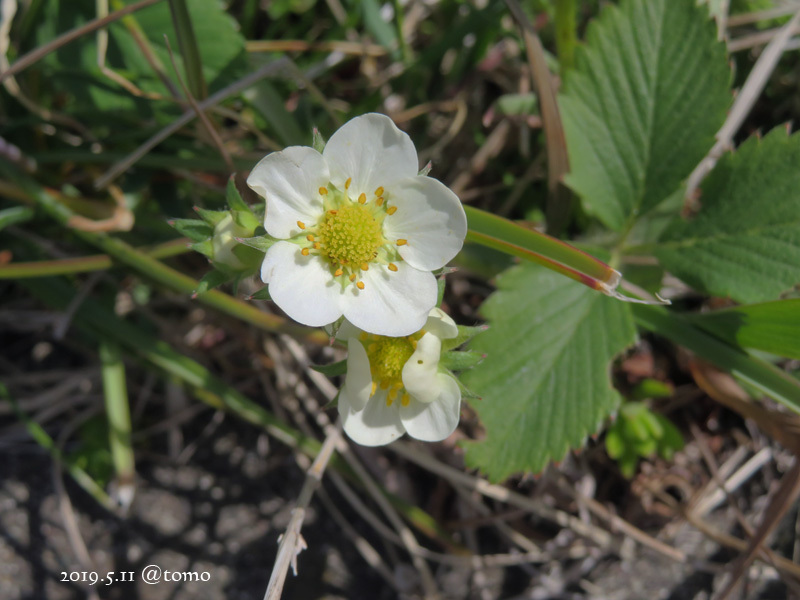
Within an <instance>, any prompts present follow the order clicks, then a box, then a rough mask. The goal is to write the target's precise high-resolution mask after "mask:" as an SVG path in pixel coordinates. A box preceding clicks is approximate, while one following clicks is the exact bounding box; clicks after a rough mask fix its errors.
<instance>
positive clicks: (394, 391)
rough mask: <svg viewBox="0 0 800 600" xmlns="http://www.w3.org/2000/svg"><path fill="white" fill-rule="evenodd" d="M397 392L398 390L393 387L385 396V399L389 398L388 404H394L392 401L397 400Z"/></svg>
mask: <svg viewBox="0 0 800 600" xmlns="http://www.w3.org/2000/svg"><path fill="white" fill-rule="evenodd" d="M399 391H400V390H399V389H398V388H396V387H393V388H392V389H390V390H389V394H388V395H387V398H389V401H390V402H394V399H395V398H397V393H398V392H399Z"/></svg>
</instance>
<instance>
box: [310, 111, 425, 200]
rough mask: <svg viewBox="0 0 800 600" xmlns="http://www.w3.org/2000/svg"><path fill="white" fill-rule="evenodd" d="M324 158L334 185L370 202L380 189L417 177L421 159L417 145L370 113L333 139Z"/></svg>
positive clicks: (353, 196) (333, 136)
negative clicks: (347, 185)
mask: <svg viewBox="0 0 800 600" xmlns="http://www.w3.org/2000/svg"><path fill="white" fill-rule="evenodd" d="M322 155H323V156H324V157H325V161H326V162H327V163H328V165H329V167H330V170H331V181H332V182H333V183H334V185H336V186H337V187H338V188H339V189H344V184H345V182H346V181H347V179H348V178H352V182H351V184H350V188H349V189H348V192H349V193H350V196H351V197H352V198H357V197H358V195H359V194H361V193H362V192H363V193H364V194H366V195H367V198H368V199H369V200H372V199H373V198H374V194H375V190H376V189H377V188H378V187H379V186H383V187H386V186H388V185H390V184H393V183H394V182H396V181H398V180H400V179H407V178H410V177H414V176H415V175H416V174H417V172H418V171H419V159H418V158H417V150H416V148H414V143H413V142H412V141H411V138H409V137H408V134H406V133H405V132H403V131H400V130H399V129H398V128H397V125H395V124H394V121H392V120H391V119H390V118H389V117H387V116H386V115H381V114H378V113H369V114H366V115H362V116H360V117H356V118H355V119H351V120H350V121H348V122H347V123H345V124H344V125H342V127H341V128H340V129H339V130H338V131H337V132H336V133H334V134H333V135H332V136H331V139H329V140H328V143H327V144H326V145H325V150H323V152H322Z"/></svg>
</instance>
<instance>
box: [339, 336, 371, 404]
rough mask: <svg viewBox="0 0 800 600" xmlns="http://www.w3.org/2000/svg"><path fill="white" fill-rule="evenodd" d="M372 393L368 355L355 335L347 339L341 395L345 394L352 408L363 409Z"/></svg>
mask: <svg viewBox="0 0 800 600" xmlns="http://www.w3.org/2000/svg"><path fill="white" fill-rule="evenodd" d="M371 393H372V374H371V373H370V370H369V357H367V351H366V350H364V346H363V345H361V342H360V341H358V338H357V337H351V338H348V340H347V374H346V375H345V376H344V385H343V386H342V391H341V394H340V396H339V397H340V398H341V395H346V396H347V398H348V401H349V404H350V406H351V407H352V408H353V410H363V409H364V407H365V406H366V404H367V401H368V400H369V395H370V394H371Z"/></svg>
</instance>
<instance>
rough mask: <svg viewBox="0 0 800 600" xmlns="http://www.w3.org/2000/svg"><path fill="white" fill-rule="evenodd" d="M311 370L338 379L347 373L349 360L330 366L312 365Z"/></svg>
mask: <svg viewBox="0 0 800 600" xmlns="http://www.w3.org/2000/svg"><path fill="white" fill-rule="evenodd" d="M311 368H312V369H314V370H315V371H316V372H317V373H322V374H323V375H325V376H327V377H337V376H338V375H344V374H345V373H347V359H344V360H340V361H339V362H335V363H331V364H329V365H311Z"/></svg>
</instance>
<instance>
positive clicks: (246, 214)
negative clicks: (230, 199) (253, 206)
mask: <svg viewBox="0 0 800 600" xmlns="http://www.w3.org/2000/svg"><path fill="white" fill-rule="evenodd" d="M231 215H233V221H234V223H236V224H237V225H238V226H239V227H241V228H242V229H246V230H247V231H249V232H251V233H254V232H255V230H256V229H257V228H258V226H259V225H261V222H260V221H259V220H258V218H257V217H256V216H255V215H254V214H253V213H252V212H250V211H249V210H232V211H231Z"/></svg>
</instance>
